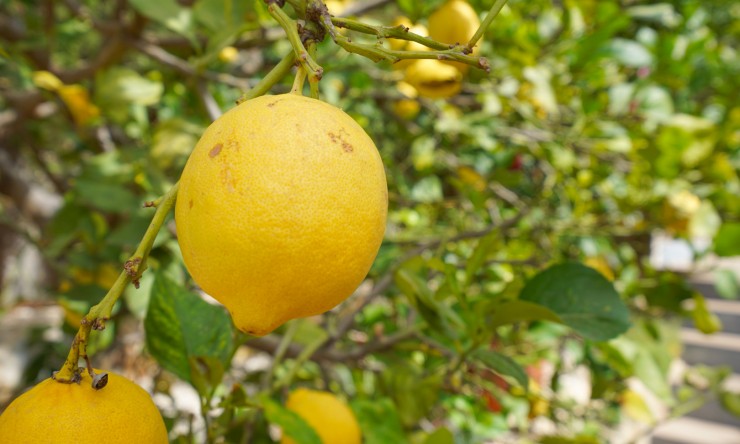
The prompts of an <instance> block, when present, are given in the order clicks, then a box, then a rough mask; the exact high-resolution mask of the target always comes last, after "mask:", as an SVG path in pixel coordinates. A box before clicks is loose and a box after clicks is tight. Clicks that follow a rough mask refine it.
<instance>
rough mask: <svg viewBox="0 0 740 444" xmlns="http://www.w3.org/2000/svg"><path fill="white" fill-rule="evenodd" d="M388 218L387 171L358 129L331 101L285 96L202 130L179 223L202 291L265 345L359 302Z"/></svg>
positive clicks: (261, 100)
mask: <svg viewBox="0 0 740 444" xmlns="http://www.w3.org/2000/svg"><path fill="white" fill-rule="evenodd" d="M387 210H388V188H387V185H386V179H385V172H384V170H383V164H382V161H381V159H380V155H379V153H378V150H377V148H376V147H375V145H374V144H373V141H372V140H371V139H370V137H369V136H368V135H367V134H366V133H365V131H364V130H363V129H362V127H360V125H358V124H357V123H356V122H355V121H354V120H353V119H352V118H351V117H350V116H349V115H347V114H346V113H345V112H343V111H342V110H340V109H339V108H336V107H334V106H332V105H329V104H328V103H325V102H321V101H319V100H315V99H311V98H308V97H303V96H299V95H295V94H283V95H278V96H262V97H258V98H256V99H252V100H248V101H246V102H244V103H242V104H240V105H238V106H237V107H235V108H233V109H231V110H230V111H228V112H227V113H225V114H224V115H223V116H221V117H220V118H219V119H217V120H216V121H215V122H213V124H211V126H209V127H208V128H207V129H206V131H205V133H204V134H203V136H202V138H201V139H200V141H199V142H198V143H197V145H196V147H195V149H194V150H193V153H192V154H191V156H190V158H189V159H188V162H187V164H186V166H185V169H184V171H183V173H182V177H181V179H180V191H179V193H178V196H177V204H176V207H175V220H176V223H177V234H178V240H179V242H180V248H181V250H182V254H183V258H184V259H185V265H186V267H187V269H188V271H189V272H190V274H191V275H192V277H193V279H194V280H195V282H196V283H198V285H200V286H201V288H202V289H203V290H204V291H205V292H207V293H208V294H210V295H211V296H213V297H214V298H216V299H217V300H218V301H220V302H221V303H222V304H224V305H225V306H226V308H228V310H229V311H230V312H231V315H232V317H233V319H234V322H235V324H236V325H237V327H239V329H241V330H242V331H244V332H246V333H249V334H253V335H265V334H267V333H269V332H271V331H272V330H274V329H275V328H277V327H278V326H279V325H281V324H283V323H284V322H286V321H288V320H290V319H293V318H298V317H306V316H313V315H316V314H320V313H323V312H325V311H327V310H329V309H331V308H332V307H334V306H336V305H337V304H339V303H340V302H342V301H343V300H344V299H346V298H347V297H348V296H349V295H350V294H352V292H353V291H354V290H355V289H356V288H357V286H358V285H359V284H360V283H361V282H362V280H363V279H364V278H365V275H366V274H367V272H368V270H369V269H370V266H371V265H372V263H373V260H374V259H375V256H376V254H377V252H378V249H379V248H380V243H381V241H382V239H383V234H384V232H385V221H386V214H387Z"/></svg>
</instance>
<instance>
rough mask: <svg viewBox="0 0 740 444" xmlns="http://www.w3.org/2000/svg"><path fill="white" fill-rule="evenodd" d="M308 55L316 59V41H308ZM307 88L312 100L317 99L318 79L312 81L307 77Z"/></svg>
mask: <svg viewBox="0 0 740 444" xmlns="http://www.w3.org/2000/svg"><path fill="white" fill-rule="evenodd" d="M308 54H309V55H310V56H311V57H313V58H314V59H316V41H314V40H309V41H308ZM308 86H309V88H310V92H311V97H312V98H314V99H318V98H319V79H314V78H311V77H309V79H308Z"/></svg>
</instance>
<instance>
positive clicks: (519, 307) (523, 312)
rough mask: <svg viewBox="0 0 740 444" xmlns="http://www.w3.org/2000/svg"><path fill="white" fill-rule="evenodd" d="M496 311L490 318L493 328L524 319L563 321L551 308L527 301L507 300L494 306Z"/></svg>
mask: <svg viewBox="0 0 740 444" xmlns="http://www.w3.org/2000/svg"><path fill="white" fill-rule="evenodd" d="M494 310H495V312H494V313H493V317H492V318H491V320H490V326H491V328H493V329H496V328H498V327H501V326H502V325H509V324H515V323H517V322H523V321H551V322H559V323H561V324H562V323H563V320H562V319H560V316H558V315H557V314H555V313H553V312H552V310H550V309H549V308H547V307H545V306H543V305H540V304H536V303H534V302H527V301H520V300H515V301H506V302H503V303H501V304H500V305H498V306H496V307H495V308H494Z"/></svg>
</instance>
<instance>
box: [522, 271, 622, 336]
mask: <svg viewBox="0 0 740 444" xmlns="http://www.w3.org/2000/svg"><path fill="white" fill-rule="evenodd" d="M519 298H520V299H522V300H524V301H529V302H536V303H538V304H540V305H544V306H545V307H547V308H549V309H550V310H552V312H554V313H555V314H557V315H558V316H559V317H560V319H561V320H562V322H563V323H564V324H566V325H568V326H569V327H571V328H573V329H575V330H576V331H577V332H578V333H580V334H581V335H583V336H584V337H585V338H587V339H593V340H595V341H605V340H608V339H612V338H614V337H615V336H617V335H619V334H621V333H624V332H625V331H626V330H627V328H629V325H630V322H629V312H628V311H627V308H626V307H625V306H624V304H623V303H622V301H621V299H620V298H619V295H618V294H617V292H616V291H615V290H614V287H613V286H612V284H611V283H610V282H609V281H607V280H606V279H605V278H604V276H602V275H601V274H599V272H597V271H596V270H594V269H592V268H589V267H585V266H583V265H581V264H576V263H566V264H561V265H555V266H552V267H550V268H548V269H546V270H544V271H542V272H540V273H539V274H537V275H536V276H535V277H534V278H533V279H532V280H531V281H529V282H528V283H527V285H526V286H525V287H524V289H523V290H522V293H521V295H520V296H519Z"/></svg>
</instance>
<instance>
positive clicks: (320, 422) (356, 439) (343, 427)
mask: <svg viewBox="0 0 740 444" xmlns="http://www.w3.org/2000/svg"><path fill="white" fill-rule="evenodd" d="M285 406H286V407H287V408H288V409H289V410H292V411H294V412H296V413H297V414H298V416H300V417H301V418H303V420H304V421H306V422H307V423H308V424H309V425H310V426H311V427H313V429H314V430H315V431H316V433H317V434H318V435H319V437H320V438H321V442H322V443H323V444H360V443H361V442H362V432H361V431H360V426H359V425H358V424H357V419H356V418H355V415H354V413H352V410H350V408H349V407H348V406H347V404H345V403H344V402H343V401H342V400H341V399H339V398H337V397H336V396H334V395H333V394H332V393H329V392H321V391H317V390H308V389H303V388H300V389H297V390H295V391H294V392H292V393H291V394H290V395H289V396H288V401H287V402H286V404H285ZM280 442H281V443H282V444H295V441H294V440H293V439H291V438H290V437H288V436H285V434H283V437H282V439H281V440H280Z"/></svg>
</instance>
